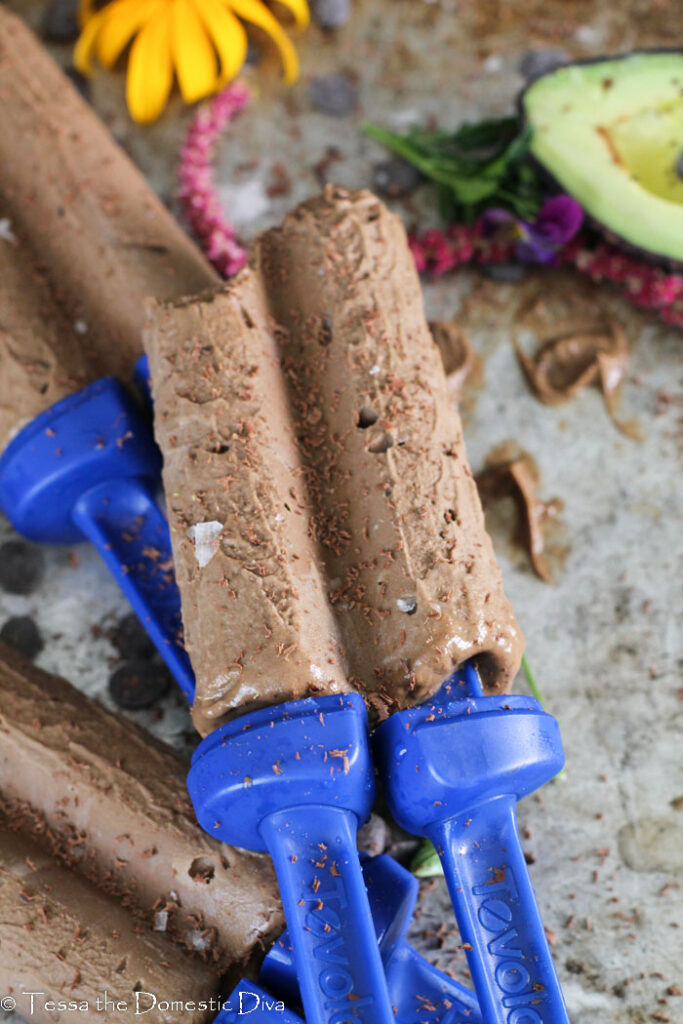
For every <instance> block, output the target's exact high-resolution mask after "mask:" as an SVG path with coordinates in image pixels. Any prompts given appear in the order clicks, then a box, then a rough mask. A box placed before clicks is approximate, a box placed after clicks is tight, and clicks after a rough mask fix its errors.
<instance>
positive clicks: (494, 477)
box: [476, 441, 562, 583]
mask: <svg viewBox="0 0 683 1024" xmlns="http://www.w3.org/2000/svg"><path fill="white" fill-rule="evenodd" d="M476 479H477V486H478V488H479V494H480V496H481V501H482V505H483V506H484V509H486V507H487V505H490V504H491V503H492V502H494V501H498V500H500V499H501V498H510V497H511V498H513V499H514V501H515V504H516V505H517V510H518V531H517V532H518V534H519V539H520V541H521V543H522V545H523V547H524V548H525V550H526V551H527V553H528V555H529V558H530V559H531V564H532V566H533V568H534V572H535V573H536V575H537V576H539V577H540V578H541V579H542V580H543V581H544V582H545V583H552V582H553V578H552V574H551V571H550V565H549V561H548V553H547V550H546V536H545V530H546V527H547V525H548V523H549V522H550V521H551V520H553V519H555V518H556V517H557V515H558V513H559V512H560V511H561V509H562V502H561V501H560V500H559V499H558V498H551V499H550V500H549V501H542V500H541V499H540V498H539V497H538V495H537V493H536V491H537V487H538V483H539V472H538V467H537V465H536V461H535V459H534V458H533V456H532V455H530V454H529V452H527V451H525V450H524V448H521V447H520V446H519V445H518V444H517V443H516V442H515V441H504V442H503V443H502V444H501V445H498V447H496V448H494V449H493V451H492V452H490V454H489V455H488V456H487V457H486V461H485V464H484V469H483V470H482V472H481V473H480V474H479V475H478V476H477V478H476Z"/></svg>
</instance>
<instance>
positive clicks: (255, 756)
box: [188, 694, 395, 1024]
mask: <svg viewBox="0 0 683 1024" xmlns="http://www.w3.org/2000/svg"><path fill="white" fill-rule="evenodd" d="M188 789H189V792H190V796H191V798H192V802H193V805H194V809H195V813H196V815H197V819H198V821H199V823H200V825H202V827H203V828H204V829H206V831H207V832H209V833H210V834H211V835H213V836H215V837H216V838H218V839H221V840H223V842H226V843H230V844H231V845H233V846H239V847H243V848H247V849H250V850H268V851H269V852H270V854H271V856H272V858H273V863H274V865H275V870H276V873H277V878H278V883H279V886H280V894H281V896H282V903H283V907H284V911H285V917H286V919H287V925H288V928H289V933H290V936H291V938H292V943H293V947H294V960H295V965H296V971H297V976H298V978H299V987H300V991H301V1000H302V1004H303V1007H304V1011H305V1016H306V1020H307V1022H308V1024H395V1018H394V1014H393V1011H392V1008H391V1004H390V1002H389V995H388V992H387V987H386V979H385V976H384V971H383V969H382V962H381V959H380V954H379V950H378V947H377V939H376V936H375V929H374V926H373V922H372V915H371V913H370V906H369V903H368V896H367V891H366V889H365V884H364V882H363V875H362V872H361V866H360V862H359V859H358V851H357V849H356V841H355V839H356V830H357V828H358V825H359V824H361V823H362V822H363V821H365V820H366V818H367V817H368V815H369V813H370V808H371V806H372V802H373V799H374V795H375V777H374V770H373V765H372V761H371V758H370V751H369V743H368V736H367V713H366V710H365V704H364V702H363V699H362V698H361V697H360V695H358V694H346V695H343V696H328V697H321V698H315V699H314V698H310V699H308V700H301V701H292V702H290V703H287V704H281V705H279V706H278V707H275V708H267V709H265V710H262V711H256V712H253V713H252V714H250V715H247V716H245V717H243V718H239V719H237V720H236V721H233V722H229V723H228V724H227V725H224V726H222V727H221V728H219V729H217V730H215V732H213V733H211V735H210V736H208V737H207V738H206V739H205V740H204V741H203V742H202V743H201V744H200V746H199V747H198V748H197V750H196V751H195V754H194V757H193V759H192V767H191V769H190V774H189V776H188Z"/></svg>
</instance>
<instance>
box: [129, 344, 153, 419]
mask: <svg viewBox="0 0 683 1024" xmlns="http://www.w3.org/2000/svg"><path fill="white" fill-rule="evenodd" d="M133 384H134V385H135V387H136V388H137V389H138V391H139V392H140V396H141V397H142V398H143V399H144V402H145V405H146V406H147V408H148V409H149V410H150V412H151V411H152V387H151V384H150V374H149V359H148V358H147V353H145V354H144V355H141V356H140V357H139V358H138V359H137V361H136V363H135V368H134V369H133Z"/></svg>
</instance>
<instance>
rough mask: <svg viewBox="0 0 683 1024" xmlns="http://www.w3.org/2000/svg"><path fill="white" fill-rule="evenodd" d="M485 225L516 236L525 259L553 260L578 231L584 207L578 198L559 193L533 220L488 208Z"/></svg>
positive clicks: (517, 250) (519, 252) (517, 244)
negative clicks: (529, 220)
mask: <svg viewBox="0 0 683 1024" xmlns="http://www.w3.org/2000/svg"><path fill="white" fill-rule="evenodd" d="M483 221H484V226H485V227H486V228H487V229H488V230H490V231H491V233H496V234H497V233H499V232H500V233H502V234H504V235H505V234H507V235H508V236H509V237H511V238H512V239H514V240H516V245H515V253H516V256H517V258H518V259H519V260H522V261H523V262H524V263H552V261H553V260H554V258H555V255H556V253H557V252H559V250H560V249H562V248H563V247H564V246H565V245H567V244H568V243H569V242H571V240H572V239H573V238H574V236H575V235H576V234H577V232H578V230H579V228H580V227H581V224H582V222H583V210H582V209H581V206H580V205H579V203H577V201H576V199H572V197H571V196H567V195H559V196H553V197H552V199H546V201H545V203H544V204H543V206H542V207H541V209H540V210H539V213H538V216H537V217H536V220H535V221H534V222H533V223H532V224H531V223H529V222H528V221H525V220H520V219H519V218H518V217H515V215H514V214H513V213H510V212H509V211H508V210H501V209H497V208H496V209H493V210H486V212H485V213H484V215H483Z"/></svg>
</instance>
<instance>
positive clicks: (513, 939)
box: [375, 672, 568, 1024]
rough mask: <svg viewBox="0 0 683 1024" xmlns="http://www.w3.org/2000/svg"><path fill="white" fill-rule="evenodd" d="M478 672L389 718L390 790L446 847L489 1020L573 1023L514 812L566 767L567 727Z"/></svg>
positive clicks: (400, 810) (379, 737) (382, 750)
mask: <svg viewBox="0 0 683 1024" xmlns="http://www.w3.org/2000/svg"><path fill="white" fill-rule="evenodd" d="M467 682H468V680H467V672H465V673H463V674H462V676H461V677H460V678H455V679H451V680H449V681H448V685H447V686H446V687H445V688H444V690H443V692H442V693H440V694H438V695H437V697H436V698H435V699H434V700H432V701H430V702H429V703H428V704H426V705H422V706H420V707H418V708H412V709H410V710H408V711H405V712H400V713H398V714H396V715H393V716H392V717H391V718H390V719H388V720H387V721H386V722H385V723H383V724H382V725H381V726H380V727H379V729H378V730H377V732H376V734H375V751H376V756H377V762H378V767H379V770H380V775H381V776H382V778H383V780H384V784H385V790H386V795H387V800H388V803H389V806H390V808H391V811H392V814H393V815H394V817H395V819H396V821H397V822H398V823H399V824H400V825H401V826H402V827H403V828H405V829H406V830H407V831H409V832H413V833H414V834H417V835H425V836H428V837H429V838H430V839H432V841H433V842H434V844H435V846H436V848H437V851H438V853H439V856H440V858H441V862H442V864H443V868H444V874H445V876H446V881H447V883H448V888H449V892H450V896H451V901H452V903H453V907H454V909H455V914H456V918H457V922H458V926H459V929H460V933H461V936H462V940H463V942H464V943H467V944H469V945H470V946H471V947H472V948H471V950H470V951H469V952H468V954H467V958H468V965H469V968H470V972H471V975H472V979H473V982H474V987H475V990H476V993H477V997H478V1000H479V1005H480V1008H481V1014H482V1018H483V1020H484V1021H485V1022H486V1024H567V1022H568V1016H567V1011H566V1007H565V1004H564V1000H563V998H562V993H561V990H560V986H559V982H558V980H557V976H556V974H555V969H554V966H553V962H552V957H551V954H550V949H549V947H548V942H547V939H546V936H545V932H544V929H543V923H542V921H541V917H540V914H539V911H538V907H537V904H536V900H535V896H534V891H533V888H532V886H531V882H530V879H529V873H528V868H527V865H526V862H525V859H524V854H523V852H522V848H521V843H520V839H519V835H518V832H517V826H516V818H515V804H516V801H517V800H518V799H520V798H521V797H523V796H525V795H526V794H527V793H530V792H532V791H533V790H534V789H536V788H537V787H538V786H540V785H542V784H543V783H544V782H547V781H549V780H550V779H551V778H553V777H554V776H555V775H556V774H557V773H558V771H560V769H561V768H562V765H563V763H564V755H563V751H562V743H561V740H560V734H559V727H558V724H557V722H556V721H555V719H554V718H552V717H551V716H550V715H548V714H546V712H545V711H544V710H543V708H542V706H541V705H540V703H539V702H538V701H535V700H533V699H532V698H527V697H514V696H510V695H507V694H504V695H500V696H493V697H484V696H480V695H479V694H480V693H481V690H480V689H479V688H478V687H476V686H475V687H469V686H468V685H467Z"/></svg>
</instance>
